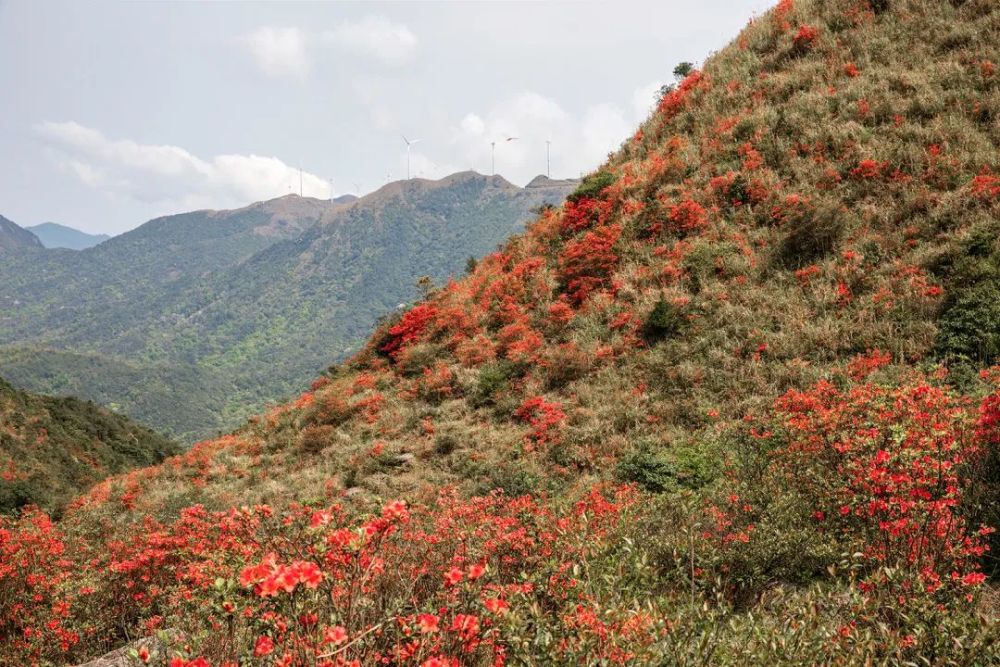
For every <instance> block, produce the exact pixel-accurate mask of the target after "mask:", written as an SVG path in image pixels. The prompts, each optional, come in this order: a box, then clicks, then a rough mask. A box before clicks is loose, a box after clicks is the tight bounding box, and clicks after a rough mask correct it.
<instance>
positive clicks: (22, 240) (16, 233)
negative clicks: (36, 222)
mask: <svg viewBox="0 0 1000 667" xmlns="http://www.w3.org/2000/svg"><path fill="white" fill-rule="evenodd" d="M41 247H42V242H41V241H39V240H38V237H37V236H35V235H34V234H32V233H31V232H29V231H28V230H27V229H24V228H23V227H18V226H17V225H15V224H14V223H13V222H11V221H10V220H8V219H7V218H5V217H3V216H2V215H0V252H2V253H4V261H9V260H10V259H11V256H12V255H15V254H17V253H18V252H21V251H24V250H30V249H36V248H41Z"/></svg>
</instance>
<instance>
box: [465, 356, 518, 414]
mask: <svg viewBox="0 0 1000 667" xmlns="http://www.w3.org/2000/svg"><path fill="white" fill-rule="evenodd" d="M516 375H517V368H516V366H515V365H514V364H512V363H510V362H508V361H500V362H496V363H493V364H486V365H484V366H483V367H482V368H480V369H479V379H478V381H477V382H476V388H475V390H474V391H473V393H472V396H471V397H470V401H471V402H472V405H473V406H475V407H477V408H481V407H485V406H487V405H495V403H496V395H497V392H499V391H500V390H502V389H505V388H506V387H507V384H508V382H509V381H510V380H511V379H512V378H514V377H516Z"/></svg>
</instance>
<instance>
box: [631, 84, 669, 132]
mask: <svg viewBox="0 0 1000 667" xmlns="http://www.w3.org/2000/svg"><path fill="white" fill-rule="evenodd" d="M661 88H663V82H662V81H651V82H650V83H647V84H646V85H645V86H639V87H638V88H636V89H635V92H633V93H632V109H633V110H634V111H635V118H636V120H637V121H639V122H642V121H644V120H646V119H647V118H648V117H649V114H650V113H652V111H653V107H655V106H656V104H657V102H658V101H659V99H660V89H661Z"/></svg>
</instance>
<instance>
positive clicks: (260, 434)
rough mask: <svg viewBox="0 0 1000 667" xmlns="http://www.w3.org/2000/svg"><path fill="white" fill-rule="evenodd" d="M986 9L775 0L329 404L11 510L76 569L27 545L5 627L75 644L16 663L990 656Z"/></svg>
mask: <svg viewBox="0 0 1000 667" xmlns="http://www.w3.org/2000/svg"><path fill="white" fill-rule="evenodd" d="M997 34H1000V8H998V6H997V5H996V3H995V2H992V1H988V0H967V1H965V2H959V1H956V2H938V1H936V0H878V1H876V0H871V1H868V0H826V1H824V2H820V1H818V0H812V1H810V0H796V1H794V2H793V1H791V0H783V1H782V2H781V3H780V4H778V6H777V7H776V8H775V9H774V10H772V11H771V12H769V13H768V14H767V15H765V16H764V17H761V18H760V19H758V20H755V21H753V22H752V23H751V24H750V25H748V26H747V28H746V29H745V30H744V31H743V32H742V33H741V34H740V35H739V36H738V37H737V38H736V40H735V41H734V42H733V43H732V44H730V45H729V46H728V47H726V48H725V49H724V50H722V51H720V52H719V53H717V54H715V55H713V56H712V57H711V58H709V59H708V61H707V62H706V63H705V66H704V68H703V69H702V70H701V71H695V72H693V73H691V74H690V75H689V76H687V77H686V78H685V79H684V80H683V81H681V82H680V83H679V84H678V85H677V86H676V87H674V88H673V89H671V90H668V91H665V95H664V96H663V98H662V100H661V101H660V103H659V105H658V108H657V110H656V111H655V113H654V114H653V115H652V117H651V118H650V119H649V120H648V121H647V122H646V123H644V124H643V125H642V126H641V127H640V128H638V130H637V132H636V133H635V134H634V136H632V137H630V138H628V139H627V140H626V141H625V143H624V144H623V146H622V147H621V149H620V150H619V151H618V152H617V153H615V154H614V155H613V156H611V158H610V159H609V161H608V162H607V163H606V164H605V165H604V166H603V167H602V168H601V169H599V170H598V171H596V172H595V173H593V174H591V175H589V176H588V177H587V178H586V179H585V180H584V182H583V183H582V184H580V186H579V187H578V188H577V189H576V190H575V192H574V193H573V194H571V195H570V197H569V198H568V201H567V202H566V204H565V205H564V206H562V207H561V208H558V209H551V210H546V211H543V212H542V213H541V214H540V215H539V216H538V218H537V219H536V220H535V221H534V222H533V223H531V224H530V225H529V226H528V228H527V230H526V232H525V233H524V234H523V235H521V236H517V237H514V238H512V239H511V240H510V241H509V242H507V243H506V244H504V245H503V246H502V247H501V248H500V249H498V250H497V251H496V252H494V253H492V254H490V255H488V256H486V257H485V258H483V259H482V260H481V261H479V262H478V263H477V264H476V266H475V268H474V269H473V270H472V271H471V272H470V273H469V274H468V275H467V276H465V277H463V278H461V279H458V280H455V281H451V282H449V283H447V284H445V285H442V286H439V287H438V288H436V289H434V290H429V293H428V295H427V296H426V298H424V299H423V300H422V301H420V302H419V303H417V304H416V305H414V306H413V307H411V308H409V309H408V310H406V311H405V312H404V313H400V314H398V315H397V316H396V317H394V318H392V319H390V320H388V321H385V322H383V323H382V324H381V325H380V326H379V327H378V328H377V330H376V331H375V333H374V334H373V335H372V336H371V337H370V338H369V340H368V342H367V344H366V345H365V346H364V348H363V349H362V350H361V351H360V352H359V353H357V354H356V355H354V356H353V357H352V358H351V359H350V360H349V361H347V362H346V363H344V364H341V365H337V366H335V367H333V368H331V369H330V371H329V372H328V373H327V374H326V375H324V376H323V377H321V378H319V379H317V380H316V381H315V382H314V383H313V386H312V388H311V389H310V390H309V391H308V392H305V393H303V394H301V395H300V396H299V397H298V398H296V399H295V400H293V401H291V402H289V403H287V404H285V405H283V406H281V407H278V408H275V409H273V410H271V411H270V412H267V413H266V414H264V415H262V416H260V417H258V418H256V419H254V420H253V421H252V422H251V423H250V424H248V425H247V426H246V427H245V428H243V429H241V430H239V431H237V432H235V433H233V434H231V435H229V436H226V437H223V438H220V439H218V440H214V441H211V442H207V443H203V444H200V445H199V446H197V447H195V448H194V449H193V450H191V451H190V452H188V453H187V454H185V455H184V456H182V457H178V458H176V459H172V460H171V461H169V462H168V463H166V464H164V465H161V466H157V467H153V468H149V469H146V470H140V471H136V472H132V473H129V474H127V475H123V476H120V477H118V478H116V479H112V480H109V481H107V482H105V483H102V484H101V485H99V486H98V487H96V488H95V489H94V490H93V491H92V492H91V493H89V494H87V495H86V496H84V497H82V498H81V499H80V500H79V501H78V502H77V503H76V504H75V506H74V510H73V512H72V513H71V514H70V516H68V517H67V518H66V519H65V520H64V521H62V522H61V523H60V524H59V525H58V526H56V527H49V526H48V524H47V523H46V520H45V518H44V517H41V516H37V515H29V516H27V517H25V518H23V519H22V520H21V521H20V522H19V523H17V524H13V523H12V524H10V530H11V531H12V532H11V537H10V538H9V544H10V545H11V546H10V547H9V549H8V551H9V552H14V553H19V552H20V551H19V550H23V549H26V548H30V545H32V544H35V543H37V542H38V541H44V540H50V541H51V542H52V543H57V544H58V545H59V546H57V547H54V548H55V549H56V550H62V549H64V550H65V553H66V554H67V560H68V561H70V562H69V564H68V565H65V566H57V565H47V566H44V567H43V568H41V569H43V571H44V573H45V579H44V583H38V580H37V579H33V580H31V581H29V580H28V579H27V574H28V573H33V572H36V571H37V569H32V568H31V567H29V566H24V567H22V566H20V565H19V566H17V568H15V569H14V573H15V574H14V575H12V576H11V577H10V578H9V579H8V582H9V583H8V584H7V586H8V590H10V591H12V592H11V593H10V594H9V596H8V597H7V598H0V600H2V599H25V598H26V597H27V596H29V595H36V596H41V599H42V600H44V604H41V605H38V611H37V612H35V613H34V614H33V615H31V616H30V617H15V615H14V614H12V613H11V612H10V611H9V610H11V609H12V607H11V606H8V607H6V608H2V607H0V614H3V613H4V612H6V616H5V617H4V616H0V618H6V619H7V620H6V621H5V622H6V624H7V625H5V626H0V627H2V628H4V630H5V631H6V632H8V633H10V636H15V635H16V636H18V637H21V636H24V635H23V632H24V628H25V627H30V628H32V629H34V628H43V627H46V626H45V623H46V622H47V621H49V620H51V617H52V616H51V613H50V612H49V608H50V607H51V606H53V605H55V604H65V605H67V606H66V609H67V610H68V611H67V612H66V614H65V615H64V616H62V617H61V618H60V620H59V622H58V626H59V628H60V629H63V628H69V629H72V630H73V631H75V632H79V638H78V639H77V640H76V641H72V642H67V643H66V644H63V645H60V644H59V642H58V641H57V639H58V632H57V631H52V632H50V631H43V632H44V633H46V634H43V635H40V636H39V637H38V638H35V636H32V638H31V639H29V640H24V641H18V642H16V643H14V644H11V645H10V648H7V649H2V650H6V651H7V652H8V653H7V654H8V655H10V656H17V657H18V658H21V659H47V660H52V661H57V662H58V661H65V660H67V659H69V660H72V659H82V658H84V657H87V656H92V655H97V654H100V653H101V652H102V651H104V650H107V649H111V648H114V647H116V646H117V645H119V644H120V643H123V642H124V641H125V640H126V639H127V638H132V637H134V636H136V635H137V634H140V633H143V632H147V633H148V632H150V631H152V630H153V629H155V628H157V627H169V628H172V629H175V630H177V631H180V632H182V633H184V634H185V637H186V639H185V640H184V641H183V642H175V645H174V647H173V650H176V651H177V652H179V653H181V654H182V655H183V659H180V663H181V664H182V665H200V664H203V663H201V662H196V661H197V660H198V659H199V658H203V659H204V660H205V661H206V662H210V663H211V664H226V661H236V660H239V661H240V662H241V664H253V665H267V664H274V663H275V662H276V661H284V662H285V664H303V665H314V664H316V665H320V664H331V663H332V664H377V663H380V662H381V663H384V664H395V665H420V666H422V667H433V666H438V665H492V664H531V665H540V664H546V665H548V664H552V665H577V664H601V665H606V664H642V665H647V664H649V665H661V664H662V665H706V664H711V665H733V666H736V665H818V664H824V665H845V666H846V665H864V664H873V665H874V664H879V665H908V664H932V665H947V664H956V665H957V664H962V665H988V664H995V663H997V662H998V660H1000V653H998V649H997V646H1000V644H998V643H997V639H998V638H1000V637H998V627H1000V626H998V623H997V620H996V612H995V599H996V597H995V596H996V592H995V584H994V582H993V581H991V580H990V579H989V578H988V577H989V576H990V575H992V574H993V572H994V570H995V565H996V564H995V561H994V560H993V557H992V555H991V554H992V551H991V549H990V547H991V546H994V543H995V541H996V537H995V534H994V533H993V531H992V526H995V525H996V524H997V510H996V507H995V502H994V499H995V497H996V493H997V491H998V487H997V484H998V480H1000V472H998V470H1000V468H998V461H1000V457H998V452H997V447H998V446H1000V390H998V386H997V383H998V382H1000V370H998V368H997V367H996V366H995V365H994V364H995V363H996V362H997V354H998V353H997V351H996V349H995V347H994V343H995V342H996V337H997V336H996V332H997V323H998V321H1000V319H998V310H997V308H998V305H997V304H1000V301H998V300H996V299H993V298H991V295H993V294H995V291H996V290H997V289H1000V247H998V245H997V244H998V238H1000V235H998V233H997V231H998V230H997V224H998V223H997V220H998V213H1000V177H998V176H996V175H995V174H996V173H997V170H998V169H1000V157H998V144H1000V126H998V119H1000V75H998V73H997V66H996V63H998V62H1000V42H998V40H997V39H996V36H997ZM595 85H599V82H595ZM304 266H308V264H304ZM237 508H238V509H237ZM41 535H44V537H40V536H41ZM165 544H166V545H169V546H168V547H166V548H164V546H163V545H165ZM95 553H100V554H101V555H100V556H95V555H94V554H95ZM8 558H9V560H12V561H16V558H10V557H8ZM69 573H72V575H70V574H69ZM70 576H72V577H73V578H74V580H83V581H85V582H86V585H87V586H88V591H92V592H88V594H87V595H81V594H80V593H79V592H78V586H77V585H76V584H77V581H74V582H73V583H74V585H68V584H66V583H65V580H66V579H68V578H69V577H70ZM121 591H128V592H129V593H130V595H129V596H128V597H127V598H126V597H125V596H123V595H122V594H121ZM0 604H2V603H0ZM4 630H0V631H4ZM151 659H152V660H158V659H161V656H160V655H156V656H153V657H152V658H151ZM189 661H190V662H189ZM351 661H355V662H353V663H352V662H351Z"/></svg>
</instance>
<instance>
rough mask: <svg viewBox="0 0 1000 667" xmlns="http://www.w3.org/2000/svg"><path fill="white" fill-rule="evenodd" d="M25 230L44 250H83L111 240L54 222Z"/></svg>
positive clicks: (106, 236)
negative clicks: (33, 236)
mask: <svg viewBox="0 0 1000 667" xmlns="http://www.w3.org/2000/svg"><path fill="white" fill-rule="evenodd" d="M25 229H27V230H28V231H29V232H31V233H32V234H34V235H35V236H37V237H38V240H39V241H41V242H42V245H44V246H45V247H46V248H66V249H68V250H85V249H87V248H91V247H93V246H95V245H97V244H98V243H103V242H104V241H107V240H108V239H109V238H111V237H110V236H108V235H107V234H88V233H86V232H81V231H80V230H79V229H73V228H72V227H67V226H66V225H60V224H57V223H55V222H43V223H42V224H40V225H34V226H33V227H26V228H25Z"/></svg>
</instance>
